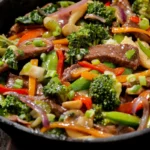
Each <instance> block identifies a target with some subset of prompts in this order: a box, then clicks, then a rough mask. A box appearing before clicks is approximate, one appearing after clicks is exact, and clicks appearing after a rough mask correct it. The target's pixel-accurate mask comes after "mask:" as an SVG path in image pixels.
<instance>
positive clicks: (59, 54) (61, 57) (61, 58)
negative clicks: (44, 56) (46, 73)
mask: <svg viewBox="0 0 150 150" xmlns="http://www.w3.org/2000/svg"><path fill="white" fill-rule="evenodd" d="M56 52H57V57H58V65H57V73H58V77H59V78H60V79H61V77H62V73H63V69H64V59H65V57H64V54H63V51H62V50H57V51H56Z"/></svg>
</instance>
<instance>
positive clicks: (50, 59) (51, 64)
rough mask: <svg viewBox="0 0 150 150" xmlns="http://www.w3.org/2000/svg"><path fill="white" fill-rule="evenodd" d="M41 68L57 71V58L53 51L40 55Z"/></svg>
mask: <svg viewBox="0 0 150 150" xmlns="http://www.w3.org/2000/svg"><path fill="white" fill-rule="evenodd" d="M41 60H42V67H43V68H45V69H46V70H47V71H48V70H57V64H58V57H57V53H56V51H55V50H53V51H51V52H49V53H48V54H45V53H44V54H42V55H41Z"/></svg>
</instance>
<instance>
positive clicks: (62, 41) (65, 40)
mask: <svg viewBox="0 0 150 150" xmlns="http://www.w3.org/2000/svg"><path fill="white" fill-rule="evenodd" d="M52 42H53V44H54V45H55V44H63V45H68V42H69V41H68V39H67V38H64V39H59V40H53V41H52Z"/></svg>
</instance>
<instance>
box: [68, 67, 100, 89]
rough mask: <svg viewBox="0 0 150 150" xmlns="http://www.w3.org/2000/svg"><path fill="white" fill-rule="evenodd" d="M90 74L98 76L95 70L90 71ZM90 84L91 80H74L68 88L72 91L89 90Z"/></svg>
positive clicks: (82, 78)
mask: <svg viewBox="0 0 150 150" xmlns="http://www.w3.org/2000/svg"><path fill="white" fill-rule="evenodd" d="M90 72H92V73H96V74H100V73H99V72H98V71H97V70H91V71H90ZM90 84H91V80H88V79H85V78H84V77H80V78H78V79H77V80H75V81H74V82H73V83H72V84H71V85H70V86H71V88H72V89H73V90H74V91H82V90H87V89H89V87H90Z"/></svg>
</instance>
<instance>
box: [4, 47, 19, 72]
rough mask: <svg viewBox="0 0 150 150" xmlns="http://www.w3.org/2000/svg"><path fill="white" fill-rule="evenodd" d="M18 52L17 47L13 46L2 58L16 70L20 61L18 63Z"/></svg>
mask: <svg viewBox="0 0 150 150" xmlns="http://www.w3.org/2000/svg"><path fill="white" fill-rule="evenodd" d="M16 50H17V47H16V46H14V45H11V46H9V47H8V48H7V50H6V52H5V54H4V55H3V57H2V61H4V62H5V63H7V64H8V66H9V67H10V68H12V69H15V70H17V69H18V61H17V56H16V54H15V51H16Z"/></svg>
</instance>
